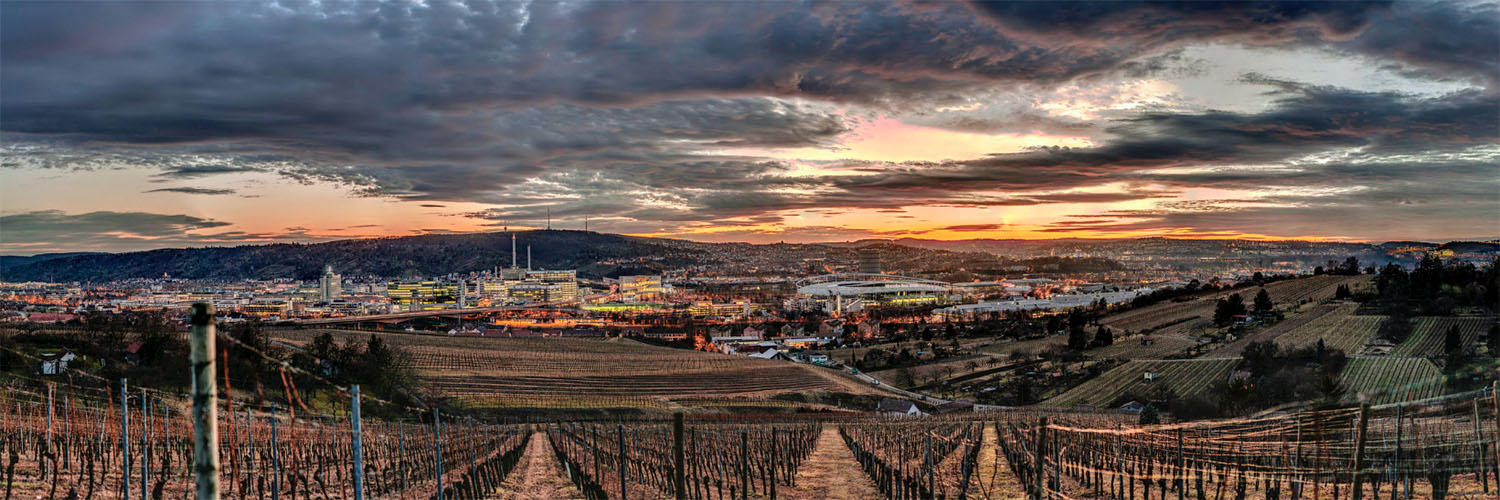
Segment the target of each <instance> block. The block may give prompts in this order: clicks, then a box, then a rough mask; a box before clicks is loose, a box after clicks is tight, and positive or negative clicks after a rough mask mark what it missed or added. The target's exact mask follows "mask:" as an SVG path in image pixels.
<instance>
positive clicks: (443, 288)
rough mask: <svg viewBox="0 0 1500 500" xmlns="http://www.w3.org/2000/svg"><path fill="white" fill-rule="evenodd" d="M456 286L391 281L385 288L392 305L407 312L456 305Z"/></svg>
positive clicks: (440, 283)
mask: <svg viewBox="0 0 1500 500" xmlns="http://www.w3.org/2000/svg"><path fill="white" fill-rule="evenodd" d="M458 288H459V287H458V284H457V283H443V282H438V281H393V282H391V283H390V284H389V285H387V286H386V292H385V293H386V296H387V297H389V298H390V300H391V303H392V304H396V305H397V306H401V308H402V309H405V310H408V311H422V310H427V309H439V308H443V307H447V306H449V305H454V304H457V303H458V294H459V290H458Z"/></svg>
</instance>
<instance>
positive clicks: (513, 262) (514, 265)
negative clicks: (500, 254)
mask: <svg viewBox="0 0 1500 500" xmlns="http://www.w3.org/2000/svg"><path fill="white" fill-rule="evenodd" d="M510 268H511V269H520V268H521V260H520V259H517V258H516V233H510Z"/></svg>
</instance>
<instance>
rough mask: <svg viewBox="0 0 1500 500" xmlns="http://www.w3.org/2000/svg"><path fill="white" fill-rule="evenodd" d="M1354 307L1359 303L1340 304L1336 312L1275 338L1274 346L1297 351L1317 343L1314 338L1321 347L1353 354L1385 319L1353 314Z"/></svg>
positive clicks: (1328, 313)
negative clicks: (1319, 342)
mask: <svg viewBox="0 0 1500 500" xmlns="http://www.w3.org/2000/svg"><path fill="white" fill-rule="evenodd" d="M1358 308H1359V304H1356V303H1353V302H1350V303H1346V304H1341V305H1339V307H1338V309H1336V310H1333V311H1329V312H1327V313H1326V314H1323V315H1322V316H1318V317H1317V318H1316V319H1314V320H1312V321H1309V322H1307V323H1304V324H1302V325H1299V326H1297V327H1296V328H1293V329H1292V330H1291V331H1289V332H1286V333H1284V334H1282V335H1281V336H1280V337H1277V338H1276V343H1277V344H1281V346H1282V347H1284V348H1297V347H1306V346H1310V345H1314V344H1317V343H1318V339H1323V344H1324V345H1326V346H1328V348H1329V349H1338V350H1342V351H1344V352H1345V353H1346V354H1350V355H1353V354H1357V353H1359V351H1360V348H1362V347H1364V345H1365V342H1368V341H1369V340H1370V337H1371V336H1373V335H1375V332H1376V331H1377V330H1379V329H1380V322H1381V321H1384V320H1385V316H1361V315H1355V314H1354V311H1355V309H1358Z"/></svg>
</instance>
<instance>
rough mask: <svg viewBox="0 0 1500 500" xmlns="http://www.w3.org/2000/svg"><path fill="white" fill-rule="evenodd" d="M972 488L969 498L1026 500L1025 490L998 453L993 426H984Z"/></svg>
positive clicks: (997, 441) (998, 448)
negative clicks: (1023, 499)
mask: <svg viewBox="0 0 1500 500" xmlns="http://www.w3.org/2000/svg"><path fill="white" fill-rule="evenodd" d="M973 482H974V486H973V488H972V489H971V490H969V498H974V499H979V500H1019V499H1022V498H1026V488H1025V487H1023V486H1022V485H1021V482H1020V481H1017V480H1016V476H1015V475H1013V474H1011V472H1010V464H1008V463H1006V462H1005V456H1004V455H1003V454H1001V453H1000V435H999V434H997V433H996V432H995V424H993V423H990V424H985V426H984V439H983V441H981V442H980V445H979V467H978V469H977V470H975V471H974V476H973Z"/></svg>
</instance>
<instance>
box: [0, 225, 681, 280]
mask: <svg viewBox="0 0 1500 500" xmlns="http://www.w3.org/2000/svg"><path fill="white" fill-rule="evenodd" d="M669 241H670V240H654V239H649V238H633V237H628V236H619V235H612V234H600V233H593V232H584V231H525V232H518V233H516V243H517V245H518V247H519V250H520V251H519V254H520V260H521V265H523V266H524V265H526V246H527V245H530V246H531V247H532V252H531V253H532V260H533V262H534V265H535V266H536V267H538V268H550V269H571V268H574V267H578V266H583V265H587V264H592V263H594V262H597V261H600V260H605V259H611V258H635V257H644V256H660V257H662V258H664V259H667V260H671V259H673V258H679V257H676V256H682V257H680V258H688V257H690V256H688V255H684V254H685V252H682V251H681V250H678V249H674V248H673V247H674V246H678V245H675V244H667V243H666V242H669ZM674 243H675V242H674ZM510 248H511V236H510V233H474V234H451V235H422V236H407V237H398V238H372V239H357V240H341V241H332V242H328V243H313V244H300V243H283V244H273V245H251V246H237V247H208V248H170V249H161V250H149V251H143V252H127V253H116V254H109V253H101V254H80V255H69V256H58V257H52V258H47V259H41V260H36V261H33V262H21V261H17V262H16V265H10V266H7V267H5V268H3V269H0V279H4V280H6V281H33V280H44V281H111V280H121V279H130V278H151V277H160V276H162V275H163V274H166V275H170V276H172V277H174V278H191V279H244V278H258V279H271V278H292V279H313V278H316V277H317V276H318V274H319V273H320V272H321V271H322V269H323V266H325V265H331V266H333V267H334V269H337V270H338V271H339V272H340V273H341V274H343V275H345V276H367V275H375V276H386V277H398V276H434V275H439V274H446V273H451V272H460V271H474V270H482V269H487V268H494V267H497V266H509V265H510V264H511V262H510V261H511V253H510ZM38 257H40V256H38ZM688 260H691V259H688Z"/></svg>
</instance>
